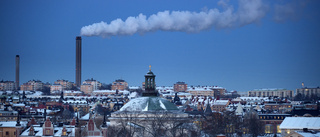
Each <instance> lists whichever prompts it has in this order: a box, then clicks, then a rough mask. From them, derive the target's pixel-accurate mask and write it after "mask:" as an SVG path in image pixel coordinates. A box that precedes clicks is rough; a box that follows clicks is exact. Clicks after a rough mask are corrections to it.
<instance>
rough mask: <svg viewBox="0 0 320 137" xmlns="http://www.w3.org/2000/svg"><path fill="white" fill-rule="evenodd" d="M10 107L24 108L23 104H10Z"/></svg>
mask: <svg viewBox="0 0 320 137" xmlns="http://www.w3.org/2000/svg"><path fill="white" fill-rule="evenodd" d="M12 106H14V107H24V106H25V104H12Z"/></svg>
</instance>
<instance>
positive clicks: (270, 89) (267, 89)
mask: <svg viewBox="0 0 320 137" xmlns="http://www.w3.org/2000/svg"><path fill="white" fill-rule="evenodd" d="M278 90H286V89H284V88H261V89H254V90H252V91H278Z"/></svg>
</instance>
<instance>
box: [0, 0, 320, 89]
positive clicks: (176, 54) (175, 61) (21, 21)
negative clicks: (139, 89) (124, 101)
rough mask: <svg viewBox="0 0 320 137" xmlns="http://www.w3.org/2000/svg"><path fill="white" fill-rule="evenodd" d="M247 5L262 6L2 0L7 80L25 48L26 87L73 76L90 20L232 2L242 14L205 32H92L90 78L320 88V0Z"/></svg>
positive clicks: (85, 53)
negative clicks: (78, 43)
mask: <svg viewBox="0 0 320 137" xmlns="http://www.w3.org/2000/svg"><path fill="white" fill-rule="evenodd" d="M241 2H242V3H245V4H247V7H245V6H244V7H242V8H244V9H247V8H250V7H254V6H255V4H257V1H255V2H252V1H250V0H244V1H231V2H228V1H217V0H203V1H196V0H194V1H191V0H190V1H185V0H177V1H169V0H162V1H154V0H151V1H147V0H137V1H124V0H123V1H122V0H120V1H102V0H101V1H100V0H97V1H93V2H92V1H81V0H80V1H33V0H32V1H6V0H4V1H0V17H1V24H0V27H1V28H0V29H1V31H0V43H1V44H0V62H1V67H0V80H1V79H3V80H12V81H14V80H15V55H20V66H21V69H20V84H22V83H25V82H27V81H28V80H31V79H39V80H41V81H43V82H50V83H53V82H54V81H55V80H57V79H66V80H69V81H73V82H74V81H75V37H76V36H78V35H80V33H81V28H82V27H84V26H88V25H92V24H94V23H100V22H101V21H103V22H105V23H106V24H110V22H112V21H113V20H116V19H118V18H119V19H122V20H123V21H125V20H126V19H127V18H128V17H130V16H132V17H137V16H139V14H143V15H145V16H146V18H147V19H148V18H149V17H150V16H151V15H158V13H159V12H164V11H166V10H167V11H169V13H170V14H169V16H171V13H172V12H173V11H177V12H178V13H179V14H180V12H182V11H189V12H190V13H199V12H204V13H208V12H209V11H210V10H211V9H216V10H219V13H224V12H225V11H227V10H228V9H233V10H232V13H234V14H232V15H237V17H238V18H237V19H235V20H233V21H232V22H231V24H229V26H221V25H220V26H219V25H217V24H213V25H209V27H207V28H205V29H202V30H199V31H196V32H193V31H185V30H184V29H181V30H174V29H168V30H164V29H157V28H155V29H152V30H150V32H149V31H143V32H141V31H140V32H139V31H137V33H133V34H132V35H120V34H119V35H118V33H116V34H115V35H111V36H109V35H108V36H106V35H103V36H102V34H101V35H97V36H86V35H84V36H82V70H83V71H82V81H83V80H85V79H88V78H94V79H97V80H98V81H100V82H103V83H111V82H113V81H114V80H115V79H119V78H122V79H124V80H126V81H127V82H128V83H129V85H131V86H141V83H142V82H143V80H144V77H143V76H144V74H146V73H147V71H148V66H149V65H152V71H153V72H154V73H155V74H156V75H157V77H156V82H157V85H158V86H172V85H173V84H174V83H175V82H177V81H184V82H186V83H187V84H189V85H194V86H195V85H208V86H209V85H210V86H211V85H214V86H216V85H217V86H222V87H225V88H227V89H228V90H237V91H248V90H252V89H256V88H286V89H291V90H295V89H296V88H299V87H301V82H304V83H305V85H306V86H309V87H317V86H320V71H319V70H320V61H319V59H320V54H319V52H320V38H319V32H320V25H319V24H320V23H319V19H320V10H319V8H318V7H319V6H320V2H319V1H306V2H305V1H285V0H280V1H261V2H260V1H259V2H260V3H259V4H260V5H262V8H261V7H260V8H259V9H258V10H260V11H257V12H255V10H253V11H250V12H248V13H243V14H241V13H240V12H238V11H239V10H240V9H241V6H240V8H239V5H241V4H239V3H241ZM248 6H249V7H248ZM252 9H254V8H252ZM251 15H252V16H251ZM256 15H257V16H256ZM190 16H191V18H192V15H190ZM255 16H256V18H254V17H255ZM181 17H184V16H181ZM219 17H221V18H222V17H223V19H221V18H219V19H218V21H219V23H220V24H221V23H226V22H227V21H228V19H230V18H225V17H227V16H219ZM231 17H233V16H231ZM249 17H250V18H249ZM251 17H252V18H254V19H253V21H252V20H251V21H250V19H251ZM182 20H183V19H182ZM248 20H249V21H248ZM162 21H164V22H168V21H167V20H162ZM183 21H184V20H183ZM214 21H216V20H214ZM202 23H203V22H198V24H197V23H195V24H191V26H195V28H198V27H199V26H198V25H199V24H200V25H202ZM180 24H181V22H178V24H173V25H172V26H171V27H176V26H177V25H180ZM160 25H166V24H160ZM187 28H190V27H189V26H187ZM105 31H106V30H105ZM105 31H104V32H105ZM122 32H123V31H122ZM119 33H120V32H119Z"/></svg>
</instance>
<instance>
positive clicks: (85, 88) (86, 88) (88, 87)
mask: <svg viewBox="0 0 320 137" xmlns="http://www.w3.org/2000/svg"><path fill="white" fill-rule="evenodd" d="M80 91H82V92H83V93H84V94H91V93H92V91H93V86H92V85H91V84H83V85H81V88H80Z"/></svg>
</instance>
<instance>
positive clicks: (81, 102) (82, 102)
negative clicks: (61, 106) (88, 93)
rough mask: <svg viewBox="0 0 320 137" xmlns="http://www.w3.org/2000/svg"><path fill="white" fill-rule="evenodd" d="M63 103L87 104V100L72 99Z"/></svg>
mask: <svg viewBox="0 0 320 137" xmlns="http://www.w3.org/2000/svg"><path fill="white" fill-rule="evenodd" d="M63 103H69V104H76V103H78V104H87V101H86V100H81V101H80V100H72V99H68V100H67V101H63Z"/></svg>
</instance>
